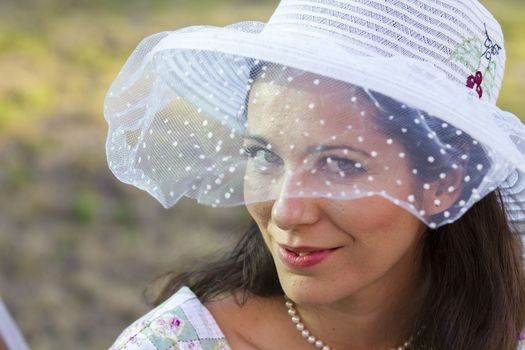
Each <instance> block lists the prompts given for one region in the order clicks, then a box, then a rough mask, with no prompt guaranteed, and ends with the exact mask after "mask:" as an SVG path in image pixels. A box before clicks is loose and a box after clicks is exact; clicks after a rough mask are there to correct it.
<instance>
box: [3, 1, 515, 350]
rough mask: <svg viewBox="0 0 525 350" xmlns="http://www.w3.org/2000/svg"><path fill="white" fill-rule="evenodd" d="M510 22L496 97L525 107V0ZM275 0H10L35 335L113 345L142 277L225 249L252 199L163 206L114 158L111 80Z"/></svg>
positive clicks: (20, 200)
mask: <svg viewBox="0 0 525 350" xmlns="http://www.w3.org/2000/svg"><path fill="white" fill-rule="evenodd" d="M481 2H482V3H483V4H484V5H485V6H487V7H488V8H489V9H490V10H491V11H492V12H493V14H494V15H495V16H496V18H498V19H499V21H500V22H501V24H502V26H503V29H504V33H505V38H506V42H505V44H506V49H507V57H508V58H509V59H508V63H507V69H506V74H505V80H504V85H503V89H502V92H501V95H500V99H499V101H498V104H499V105H500V107H502V108H504V109H507V110H510V111H511V112H513V113H515V114H517V115H518V116H522V117H523V116H525V103H524V102H523V95H524V94H525V1H524V0H484V1H481ZM277 3H278V1H277V0H220V1H218V0H150V1H148V0H112V1H104V0H75V1H73V0H69V1H68V0H0V295H1V296H2V298H3V299H4V301H5V303H6V304H7V305H8V307H9V308H10V310H11V312H12V314H13V316H14V317H15V319H16V320H17V322H18V323H19V325H20V327H21V329H22V331H23V333H24V334H25V336H26V337H27V339H28V341H29V343H30V345H31V346H32V348H33V349H36V350H39V349H42V350H51V349H53V350H56V349H107V348H108V347H109V346H110V345H111V343H112V341H113V340H114V338H115V337H116V336H117V335H118V334H119V333H120V331H121V330H122V329H123V328H124V327H125V326H126V325H128V324H129V323H130V322H131V321H133V320H134V319H136V318H137V317H139V316H140V315H141V314H143V313H144V312H146V311H147V310H148V305H147V304H146V303H145V300H146V299H147V298H146V297H147V296H148V295H151V293H153V292H154V289H150V294H148V293H146V295H144V294H143V291H144V288H145V287H146V286H147V285H148V284H149V283H150V282H151V281H152V280H153V279H154V278H155V277H156V276H159V275H160V274H162V273H163V272H165V271H168V270H173V269H175V270H180V269H184V267H185V266H188V265H189V264H191V263H192V262H194V261H196V260H198V259H204V258H206V256H208V255H209V254H214V253H217V252H220V251H224V250H225V249H227V247H228V246H229V245H231V244H232V243H233V242H234V241H235V239H236V237H237V236H238V234H239V233H240V232H241V231H242V230H243V229H244V228H245V227H246V223H247V214H246V212H245V210H244V209H243V208H238V209H210V208H206V207H201V206H199V205H197V204H196V203H194V202H193V201H189V200H184V201H183V202H182V203H181V204H180V205H178V206H177V207H176V208H174V209H171V210H165V209H163V208H162V207H161V206H160V205H159V204H158V203H157V202H156V201H154V200H153V199H152V198H150V197H149V195H147V194H146V193H143V192H141V191H139V190H136V189H134V188H132V187H130V186H126V185H124V184H121V183H119V182H118V181H117V180H116V179H115V178H114V177H113V175H112V174H111V173H110V172H109V171H108V170H107V166H106V160H105V154H104V142H105V136H106V123H105V121H104V117H103V114H102V109H103V99H104V94H105V92H106V91H107V89H108V87H109V85H110V84H111V81H112V80H113V78H114V77H115V76H116V74H117V73H118V71H119V69H120V68H121V66H122V65H123V64H124V62H125V60H126V58H127V57H128V55H129V54H130V53H131V51H132V50H133V49H134V48H135V46H136V45H137V44H138V42H139V41H140V40H141V39H142V38H143V37H145V36H147V35H149V34H153V33H156V32H160V31H165V30H174V29H177V28H180V27H184V26H188V25H195V24H212V25H226V24H229V23H232V22H237V21H242V20H247V19H250V20H261V21H265V20H267V19H268V17H269V16H270V14H271V13H272V11H273V9H274V7H275V6H276V4H277Z"/></svg>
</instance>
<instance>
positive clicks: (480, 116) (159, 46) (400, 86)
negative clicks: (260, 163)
mask: <svg viewBox="0 0 525 350" xmlns="http://www.w3.org/2000/svg"><path fill="white" fill-rule="evenodd" d="M247 28H248V29H247ZM249 28H250V26H249V25H248V24H246V22H244V23H242V24H239V25H233V26H230V27H211V26H205V27H190V28H188V29H185V30H181V31H175V32H171V33H164V34H163V35H162V36H161V37H159V36H156V37H154V38H153V37H152V38H150V39H149V40H150V42H149V43H148V42H147V41H148V39H145V42H143V43H142V47H143V49H142V50H141V54H140V56H139V57H140V58H139V57H135V58H134V60H135V61H134V62H133V65H134V66H135V68H134V73H133V74H132V75H129V77H127V79H131V80H136V81H139V80H140V79H143V77H142V75H141V71H142V70H143V68H144V67H145V66H148V65H152V66H154V67H155V68H154V69H153V71H155V72H157V74H159V75H161V76H162V77H163V79H164V80H165V81H166V82H167V84H168V85H169V80H174V79H176V81H177V84H176V86H177V87H178V89H179V91H177V93H178V94H180V95H181V96H185V97H186V98H187V99H188V101H190V102H192V103H195V105H199V106H205V107H204V108H207V109H208V110H206V112H207V113H208V114H209V115H211V116H214V115H216V119H217V120H221V118H222V117H223V116H224V115H225V114H228V115H231V116H233V117H235V116H236V115H238V106H239V105H240V104H242V103H243V102H244V99H245V97H246V94H247V91H248V90H247V89H246V84H247V79H248V72H249V68H250V67H249V66H250V64H251V65H253V62H254V60H260V61H265V62H272V63H276V64H280V65H284V66H288V67H291V68H296V69H300V70H304V71H308V72H311V73H313V74H317V75H320V76H325V77H328V78H333V79H337V80H340V81H344V82H347V83H350V84H353V85H356V86H360V87H362V88H366V89H370V90H373V91H376V92H379V93H381V94H384V95H387V96H390V97H392V98H394V99H396V100H398V101H402V102H403V103H404V104H406V105H407V106H410V107H413V108H416V109H421V110H424V111H426V112H427V113H429V114H431V115H433V116H435V117H438V118H440V119H441V120H443V121H444V122H447V123H449V124H451V125H453V126H455V127H457V128H458V129H461V130H463V131H464V132H466V133H468V134H469V135H470V136H472V137H473V138H474V139H476V140H477V141H479V142H480V143H481V144H482V145H484V146H485V147H486V148H487V149H489V150H491V151H492V152H494V153H496V154H498V157H501V158H502V159H505V160H506V161H507V162H508V163H509V164H510V165H511V167H512V168H514V169H515V171H513V172H512V173H511V174H510V173H507V174H506V175H505V176H506V177H507V178H506V179H505V180H503V181H502V185H501V188H502V190H503V191H502V192H503V196H504V200H505V205H506V207H507V210H509V211H510V213H509V216H510V217H511V218H512V220H513V221H514V222H524V221H525V213H523V211H522V208H523V204H524V203H525V156H524V153H525V127H524V125H523V124H522V123H521V121H519V119H518V118H517V117H516V116H514V115H512V114H511V113H508V112H505V111H502V110H501V109H499V108H498V107H497V106H496V105H493V104H490V103H487V102H485V101H484V100H482V99H480V98H479V97H478V96H477V94H474V93H472V92H473V91H469V89H468V88H467V87H466V86H462V85H461V84H458V83H455V82H453V81H451V80H450V79H448V77H447V76H446V75H445V73H443V72H441V71H440V70H438V69H437V68H436V67H434V66H433V65H432V64H429V63H427V62H424V61H419V60H415V59H411V58H409V57H404V56H394V57H369V56H363V55H360V54H358V53H356V52H352V51H349V50H348V49H346V48H345V47H343V46H342V45H338V44H337V43H336V42H332V41H327V40H323V39H322V38H314V37H307V36H304V35H301V34H295V33H293V32H286V33H277V32H265V31H264V30H263V29H264V24H262V23H260V22H253V25H252V28H251V29H249ZM144 48H147V50H144ZM203 53H205V54H204V55H203ZM219 56H220V58H221V59H220V60H217V59H215V58H216V57H219ZM228 57H229V59H228ZM217 62H220V63H217ZM128 68H129V67H128ZM125 69H126V67H125ZM219 72H220V73H219ZM119 79H120V80H122V79H125V78H124V77H119ZM119 79H117V80H116V82H115V85H119V84H122V81H120V82H118V81H119ZM127 83H128V85H129V84H130V82H129V81H128V82H127ZM181 87H182V89H181ZM112 90H113V91H117V92H118V91H119V89H118V88H117V89H112ZM122 93H125V92H122ZM190 95H191V96H190ZM113 97H114V98H115V97H116V96H113ZM210 98H213V99H214V101H213V103H209V99H210ZM206 106H207V107H206ZM217 106H219V107H217ZM230 122H231V125H230V126H231V127H232V128H235V129H237V130H242V125H243V122H242V120H235V119H234V120H231V121H230Z"/></svg>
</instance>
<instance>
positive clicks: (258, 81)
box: [105, 0, 525, 350]
mask: <svg viewBox="0 0 525 350" xmlns="http://www.w3.org/2000/svg"><path fill="white" fill-rule="evenodd" d="M467 10H468V11H467ZM365 29H366V30H365ZM503 65H504V49H503V43H502V34H501V31H500V28H499V25H498V24H497V22H496V21H495V19H494V18H493V17H492V16H490V14H489V13H488V11H486V9H484V8H483V7H482V6H481V5H480V4H479V3H478V2H476V1H470V0H464V1H454V2H452V1H429V2H425V3H424V4H423V3H420V2H416V1H410V2H408V1H407V2H387V3H384V2H375V1H344V2H341V1H339V2H335V1H331V0H326V1H321V0H318V1H298V0H287V1H281V3H280V5H279V7H278V8H277V10H276V12H275V13H274V15H273V16H272V18H271V19H270V20H269V22H268V23H267V24H262V23H249V22H243V23H239V24H236V25H232V26H229V27H226V28H211V27H191V28H187V29H183V30H181V31H178V32H174V33H163V34H159V35H157V36H153V37H150V38H148V39H147V40H145V41H144V42H143V43H142V44H141V45H140V46H139V48H138V49H137V51H136V52H135V53H134V54H133V55H132V58H131V59H130V60H129V61H128V63H127V65H126V66H125V67H124V69H123V71H122V72H121V74H120V75H119V77H118V78H117V80H116V82H115V83H114V85H113V86H112V88H111V90H110V92H109V94H108V98H107V100H106V110H105V113H106V118H107V119H108V121H109V124H110V133H109V136H108V143H107V151H108V160H109V165H110V168H111V169H112V171H113V172H114V173H115V174H116V176H117V177H119V178H120V179H121V180H123V181H125V182H128V183H132V184H134V185H136V186H138V187H139V188H142V189H145V190H146V191H148V192H149V193H151V194H152V195H153V196H155V197H156V198H157V199H158V200H159V201H160V202H161V203H162V204H163V205H164V206H166V207H169V206H171V205H173V204H175V203H176V202H177V201H178V199H180V198H181V197H182V196H184V195H185V196H188V197H191V198H196V199H197V200H198V201H199V202H201V203H205V204H209V205H212V206H232V205H238V204H245V205H246V208H247V209H248V212H249V213H250V215H251V217H252V218H253V221H254V222H253V225H252V227H251V229H250V230H248V232H246V234H245V235H244V236H243V237H242V239H241V240H240V242H239V243H238V244H237V246H236V247H235V248H234V249H233V251H232V252H231V254H229V255H228V256H225V257H223V258H220V259H218V260H216V261H213V262H207V263H205V264H203V265H202V266H200V267H196V268H195V269H194V270H192V271H188V272H186V273H184V274H181V275H176V274H175V275H173V276H172V277H171V280H170V282H169V283H168V284H167V285H166V287H165V289H164V290H163V292H162V293H161V295H160V296H159V298H158V300H157V304H159V306H158V307H157V308H155V309H154V310H152V311H151V312H150V313H148V314H147V315H145V316H144V317H143V318H141V319H139V320H138V321H137V322H135V323H134V324H133V325H132V326H130V327H129V328H128V329H127V330H126V331H125V332H124V333H123V334H122V335H121V336H120V337H119V339H117V341H116V342H115V344H114V345H113V347H112V349H173V348H175V349H191V348H195V349H230V348H232V349H292V350H293V349H304V348H308V347H310V348H320V349H325V350H327V349H340V350H341V349H436V350H438V349H462V350H463V349H487V350H489V349H491V350H493V349H516V348H518V349H522V348H525V344H524V342H523V341H520V332H521V330H522V329H523V328H525V272H524V269H523V262H522V250H523V249H522V244H521V241H520V240H519V236H517V235H516V233H523V232H522V229H523V228H522V226H520V224H522V222H523V218H524V216H525V212H524V211H523V207H522V203H523V201H524V196H525V193H524V191H523V181H524V175H525V167H524V166H523V164H525V162H524V160H525V156H524V148H523V144H524V143H525V126H524V125H523V124H522V123H521V122H519V120H517V118H516V117H514V116H513V115H511V114H510V113H506V112H503V111H501V110H499V109H498V108H497V107H496V106H495V101H496V98H497V93H498V91H499V87H500V84H501V77H502V69H503ZM521 337H522V338H523V336H521ZM310 344H311V345H310Z"/></svg>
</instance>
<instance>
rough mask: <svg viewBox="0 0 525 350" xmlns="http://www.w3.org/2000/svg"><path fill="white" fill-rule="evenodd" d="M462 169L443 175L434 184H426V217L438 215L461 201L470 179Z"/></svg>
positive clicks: (423, 192) (424, 200)
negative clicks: (464, 188) (466, 177)
mask: <svg viewBox="0 0 525 350" xmlns="http://www.w3.org/2000/svg"><path fill="white" fill-rule="evenodd" d="M463 169H464V168H462V167H459V168H458V169H454V170H452V171H449V172H448V173H441V174H440V176H439V178H438V179H437V180H435V181H434V182H432V183H428V184H424V185H423V191H422V203H423V206H424V210H425V212H426V215H430V216H432V215H436V214H439V213H441V212H444V211H445V210H446V209H447V208H450V207H451V206H452V205H453V204H454V203H455V202H457V201H458V200H459V196H460V194H461V192H462V189H463V184H464V183H465V181H467V180H468V179H465V175H464V172H463Z"/></svg>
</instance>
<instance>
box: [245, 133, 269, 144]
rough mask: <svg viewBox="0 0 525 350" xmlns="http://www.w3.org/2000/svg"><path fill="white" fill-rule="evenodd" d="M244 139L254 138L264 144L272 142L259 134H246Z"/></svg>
mask: <svg viewBox="0 0 525 350" xmlns="http://www.w3.org/2000/svg"><path fill="white" fill-rule="evenodd" d="M244 139H245V140H254V141H256V142H258V143H260V144H262V145H268V144H270V142H268V140H266V139H265V138H264V137H262V136H259V135H244Z"/></svg>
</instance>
